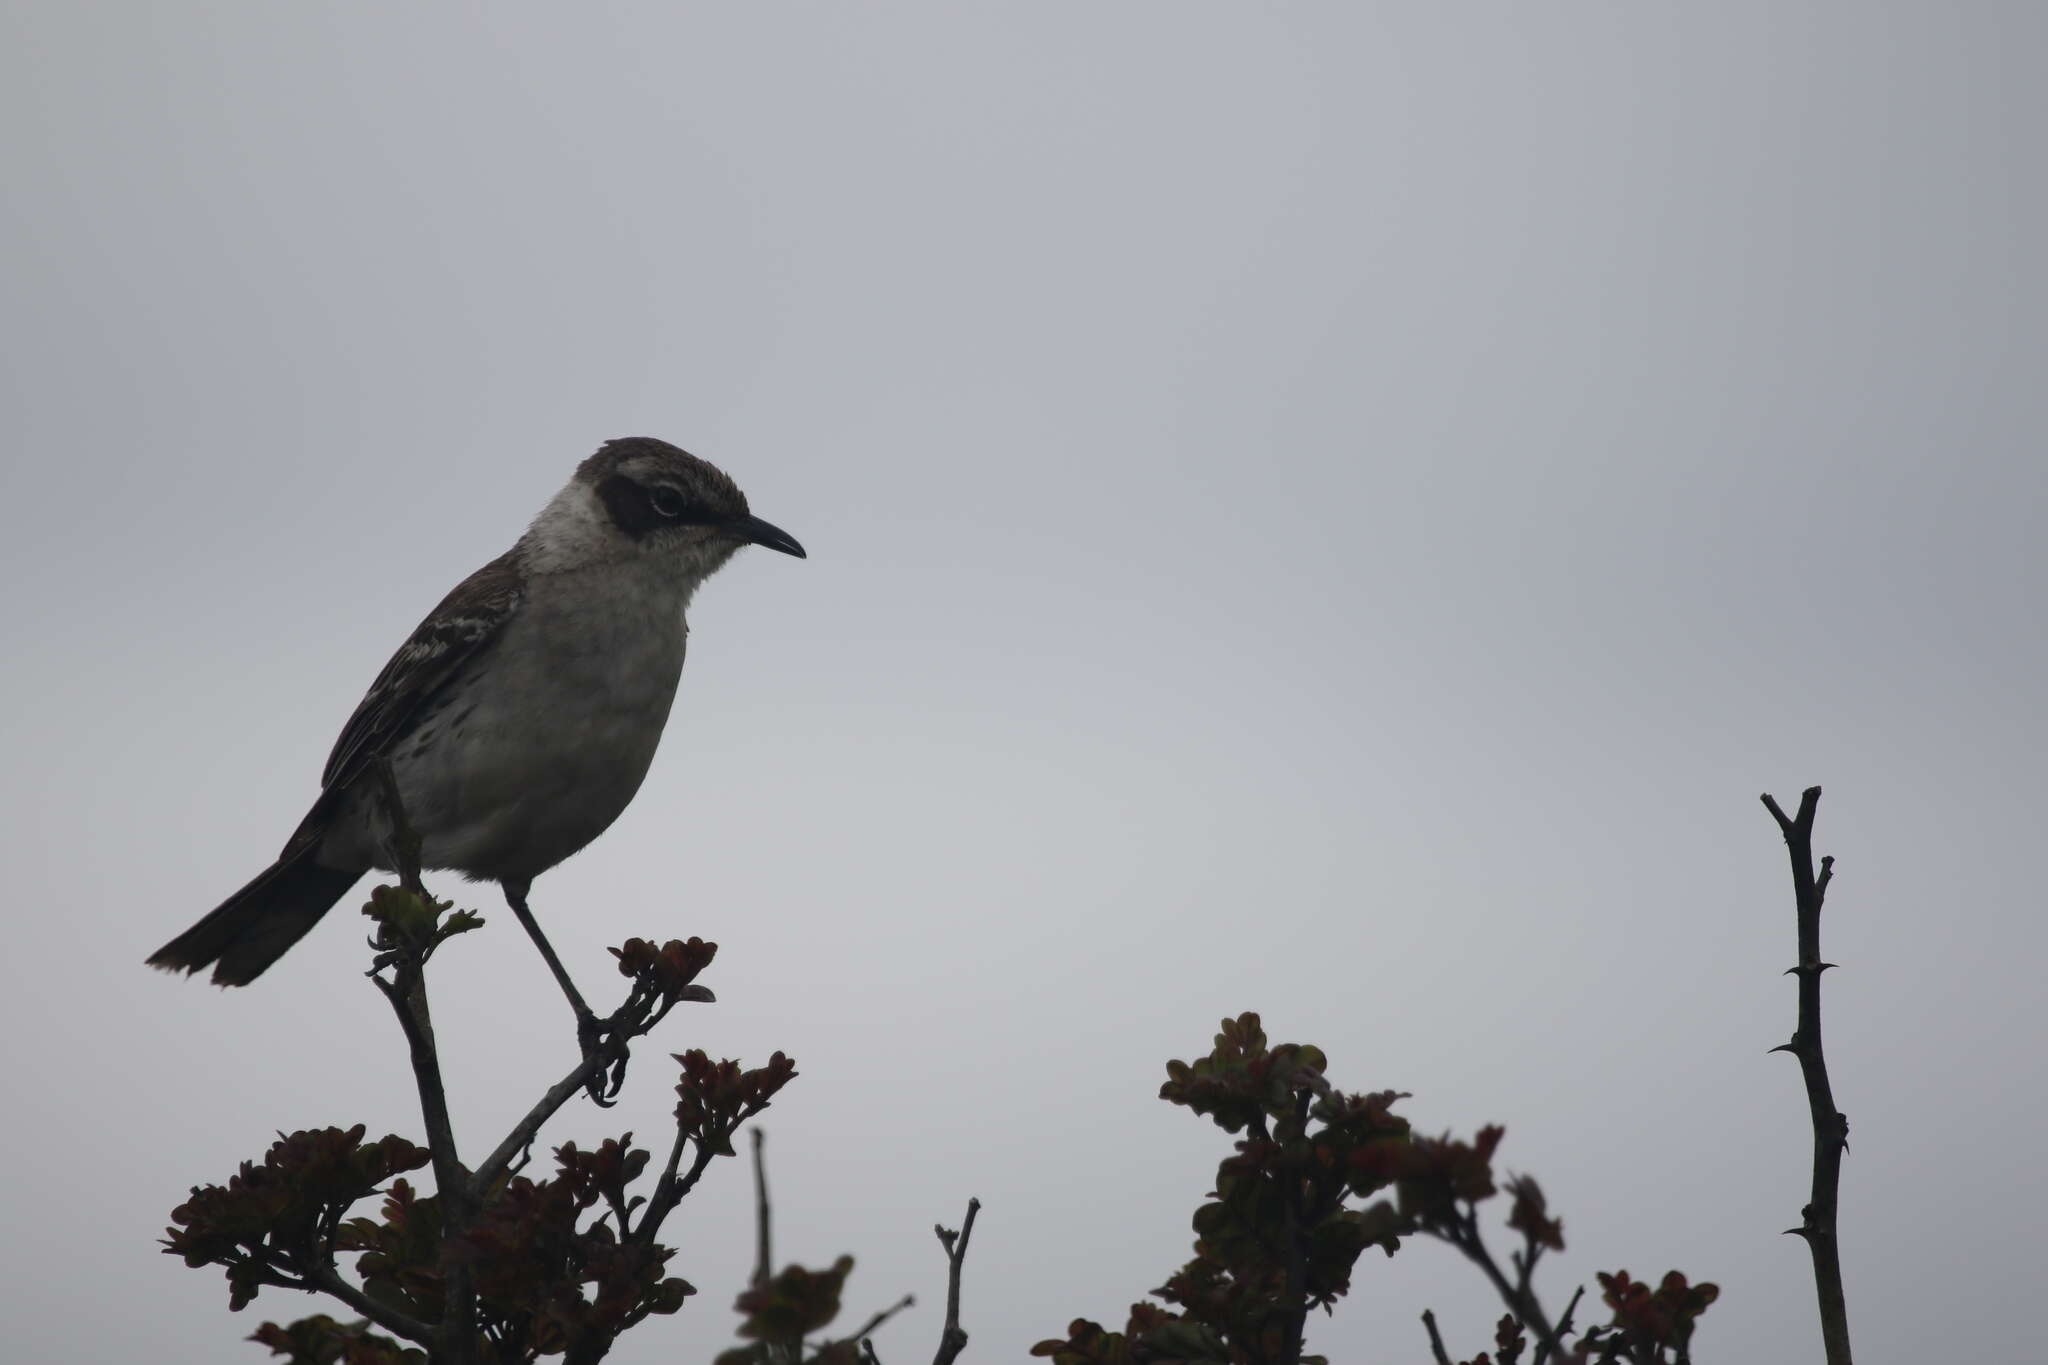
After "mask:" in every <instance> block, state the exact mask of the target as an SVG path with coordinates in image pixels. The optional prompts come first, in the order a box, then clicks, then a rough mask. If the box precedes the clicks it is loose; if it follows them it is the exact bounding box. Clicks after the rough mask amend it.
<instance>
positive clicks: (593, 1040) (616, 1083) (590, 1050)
mask: <svg viewBox="0 0 2048 1365" xmlns="http://www.w3.org/2000/svg"><path fill="white" fill-rule="evenodd" d="M629 1036H630V1035H629V1034H628V1033H627V1032H626V1031H625V1029H623V1028H621V1027H620V1026H619V1023H618V1021H617V1020H616V1019H599V1018H598V1017H597V1016H596V1015H594V1014H592V1013H591V1012H590V1011H589V1010H588V1009H581V1010H578V1011H577V1012H576V1045H577V1046H578V1047H579V1048H581V1049H582V1050H583V1063H584V1065H585V1066H592V1067H593V1068H594V1069H593V1070H592V1071H591V1073H590V1079H589V1081H587V1082H586V1083H585V1084H584V1087H583V1092H584V1093H585V1094H587V1095H589V1096H590V1099H591V1102H592V1103H593V1104H595V1105H597V1106H598V1107H599V1108H601V1109H609V1108H611V1107H612V1105H614V1104H616V1103H617V1102H618V1098H617V1097H618V1093H619V1088H620V1087H621V1086H623V1085H625V1083H626V1040H627V1038H628V1037H629Z"/></svg>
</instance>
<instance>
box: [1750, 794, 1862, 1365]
mask: <svg viewBox="0 0 2048 1365" xmlns="http://www.w3.org/2000/svg"><path fill="white" fill-rule="evenodd" d="M1763 803H1764V806H1765V808H1766V809H1768V810H1769V811H1770V813H1771V818H1772V819H1773V820H1776V821H1777V822H1778V832H1779V833H1781V834H1783V835H1784V836H1785V848H1786V852H1787V854H1788V855H1789V856H1790V858H1791V860H1792V889H1793V895H1794V898H1795V901H1796V905H1797V909H1798V916H1799V963H1798V965H1797V966H1795V967H1792V968H1790V969H1789V972H1788V974H1789V975H1792V976H1796V977H1798V978H1799V1018H1798V1023H1797V1024H1796V1026H1795V1027H1794V1029H1793V1033H1792V1041H1791V1042H1789V1043H1783V1044H1780V1045H1779V1046H1777V1047H1774V1048H1772V1049H1771V1051H1773V1052H1789V1053H1791V1054H1792V1055H1793V1056H1795V1057H1797V1058H1798V1059H1799V1074H1800V1075H1801V1076H1802V1077H1803V1078H1804V1079H1805V1082H1806V1106H1807V1110H1808V1113H1809V1115H1810V1116H1811V1118H1812V1120H1813V1185H1812V1191H1811V1195H1810V1197H1809V1199H1808V1201H1807V1204H1806V1207H1805V1208H1803V1209H1801V1210H1800V1211H1799V1226H1798V1227H1796V1228H1787V1229H1786V1233H1787V1234H1788V1235H1790V1236H1794V1237H1800V1238H1803V1239H1805V1242H1806V1249H1807V1251H1808V1252H1810V1253H1811V1254H1812V1257H1813V1283H1814V1292H1815V1295H1816V1297H1817V1298H1818V1299H1819V1303H1820V1335H1821V1343H1822V1346H1823V1348H1824V1349H1825V1351H1826V1355H1827V1362H1828V1365H1850V1361H1851V1356H1850V1352H1849V1307H1848V1302H1847V1300H1846V1299H1845V1297H1844V1295H1843V1292H1842V1257H1841V1248H1840V1245H1839V1242H1838V1239H1837V1237H1836V1229H1835V1210H1836V1205H1837V1200H1838V1196H1839V1193H1840V1190H1841V1184H1842V1153H1843V1152H1844V1151H1845V1150H1847V1148H1848V1145H1849V1118H1848V1116H1847V1115H1846V1114H1844V1113H1842V1112H1841V1111H1840V1110H1839V1109H1837V1108H1835V1092H1834V1088H1833V1087H1832V1086H1831V1085H1830V1084H1829V1083H1828V1063H1827V1056H1826V1054H1825V1053H1824V1052H1823V1051H1822V1049H1821V1035H1820V977H1821V973H1822V972H1825V971H1826V970H1827V969H1828V968H1830V967H1832V966H1834V965H1835V964H1834V963H1832V962H1823V961H1822V960H1821V956H1820V910H1821V903H1822V902H1823V901H1825V900H1826V899H1827V892H1828V883H1829V882H1830V881H1832V880H1833V879H1834V875H1835V860H1834V859H1833V858H1826V857H1824V858H1822V859H1821V860H1820V874H1819V875H1818V876H1815V875H1814V870H1813V820H1814V814H1815V812H1816V810H1817V809H1818V808H1819V806H1820V788H1819V787H1808V788H1807V789H1806V790H1805V791H1804V792H1801V793H1800V796H1799V813H1798V814H1797V815H1795V816H1790V817H1788V816H1787V815H1786V814H1785V812H1784V809H1783V808H1782V807H1780V806H1779V805H1778V803H1777V801H1776V800H1775V799H1773V798H1772V797H1771V795H1770V794H1769V793H1768V792H1766V793H1765V794H1764V797H1763Z"/></svg>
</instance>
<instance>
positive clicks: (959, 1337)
mask: <svg viewBox="0 0 2048 1365" xmlns="http://www.w3.org/2000/svg"><path fill="white" fill-rule="evenodd" d="M980 1212H981V1201H980V1200H979V1199H969V1200H968V1201H967V1217H966V1218H965V1219H963V1220H962V1221H961V1223H960V1231H959V1232H957V1233H956V1232H954V1231H952V1230H951V1229H949V1228H944V1227H940V1226H939V1225H937V1224H933V1225H932V1231H933V1232H935V1233H937V1234H938V1236H939V1245H940V1246H942V1247H944V1248H945V1249H946V1325H945V1327H944V1328H943V1329H941V1330H940V1332H939V1349H938V1353H937V1354H936V1355H934V1356H933V1357H932V1365H953V1362H954V1361H955V1360H957V1359H958V1358H959V1356H960V1353H961V1352H962V1351H964V1350H966V1349H967V1333H966V1332H965V1331H963V1330H962V1329H961V1327H960V1267H961V1265H962V1264H963V1263H964V1262H965V1261H966V1260H967V1239H968V1238H970V1237H972V1236H973V1235H974V1215H976V1214H977V1213H980Z"/></svg>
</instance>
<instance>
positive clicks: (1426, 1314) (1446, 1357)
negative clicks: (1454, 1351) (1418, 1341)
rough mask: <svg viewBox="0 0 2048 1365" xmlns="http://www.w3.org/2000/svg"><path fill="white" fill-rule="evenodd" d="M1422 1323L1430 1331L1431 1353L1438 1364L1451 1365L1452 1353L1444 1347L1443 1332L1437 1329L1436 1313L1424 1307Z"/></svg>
mask: <svg viewBox="0 0 2048 1365" xmlns="http://www.w3.org/2000/svg"><path fill="white" fill-rule="evenodd" d="M1422 1325H1423V1327H1424V1328H1425V1329H1426V1330H1427V1331H1428V1332H1429V1354H1430V1356H1431V1357H1432V1358H1433V1359H1434V1360H1435V1361H1436V1365H1451V1353H1450V1352H1449V1351H1446V1350H1445V1349H1444V1339H1443V1334H1442V1333H1440V1332H1438V1331H1437V1330H1436V1314H1435V1313H1432V1312H1431V1311H1430V1310H1429V1309H1427V1308H1425V1309H1423V1310H1422Z"/></svg>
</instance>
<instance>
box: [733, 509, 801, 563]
mask: <svg viewBox="0 0 2048 1365" xmlns="http://www.w3.org/2000/svg"><path fill="white" fill-rule="evenodd" d="M732 532H733V534H734V535H736V536H738V537H739V538H740V539H741V540H744V541H746V542H747V543H748V544H749V545H759V546H762V547H764V548H766V549H770V550H780V551H782V553H784V554H786V555H795V556H796V557H797V558H798V559H808V558H810V556H809V555H806V554H805V553H804V547H803V546H801V545H799V544H797V543H796V537H795V536H793V535H791V534H790V533H789V532H787V531H785V530H783V529H782V528H781V527H779V526H771V525H769V524H768V523H767V522H765V521H763V520H761V519H760V518H759V517H741V518H740V519H739V520H738V521H735V522H733V523H732Z"/></svg>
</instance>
